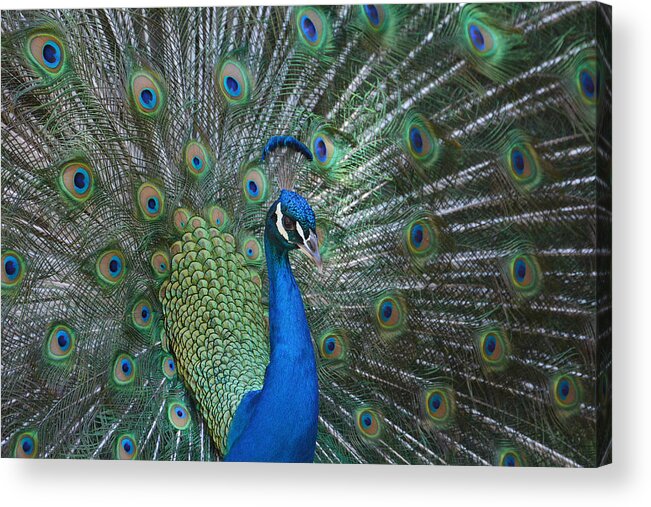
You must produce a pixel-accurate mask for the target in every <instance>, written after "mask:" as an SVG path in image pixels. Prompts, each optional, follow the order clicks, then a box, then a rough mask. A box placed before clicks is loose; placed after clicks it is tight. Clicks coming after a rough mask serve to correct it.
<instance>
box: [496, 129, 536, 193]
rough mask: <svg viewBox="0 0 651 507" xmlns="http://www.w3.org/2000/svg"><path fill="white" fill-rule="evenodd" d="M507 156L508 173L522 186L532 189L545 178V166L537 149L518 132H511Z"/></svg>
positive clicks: (528, 189)
mask: <svg viewBox="0 0 651 507" xmlns="http://www.w3.org/2000/svg"><path fill="white" fill-rule="evenodd" d="M510 137H511V139H510V142H509V143H508V146H507V149H506V152H505V157H506V164H505V166H506V169H507V173H508V175H509V176H510V177H511V179H512V180H513V182H514V183H516V184H517V185H518V186H519V187H520V188H522V189H524V190H527V191H531V190H533V189H535V188H536V187H538V186H539V185H540V183H541V182H542V180H543V175H544V173H543V167H542V163H541V160H540V157H539V156H538V154H537V152H536V150H535V149H534V148H533V146H531V144H529V143H528V142H526V141H525V138H524V136H522V135H521V134H520V133H518V132H513V133H512V134H511V136H510Z"/></svg>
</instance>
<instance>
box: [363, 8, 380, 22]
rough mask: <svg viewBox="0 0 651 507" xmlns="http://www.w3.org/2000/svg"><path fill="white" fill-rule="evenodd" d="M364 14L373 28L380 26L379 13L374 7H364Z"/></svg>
mask: <svg viewBox="0 0 651 507" xmlns="http://www.w3.org/2000/svg"><path fill="white" fill-rule="evenodd" d="M364 12H365V13H366V17H367V18H368V20H369V21H370V22H371V24H372V25H373V26H378V25H379V24H380V13H379V12H378V10H377V7H376V6H375V5H365V6H364Z"/></svg>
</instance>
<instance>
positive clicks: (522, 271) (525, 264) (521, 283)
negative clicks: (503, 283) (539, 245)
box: [508, 254, 542, 298]
mask: <svg viewBox="0 0 651 507" xmlns="http://www.w3.org/2000/svg"><path fill="white" fill-rule="evenodd" d="M508 275H509V280H510V281H511V284H512V286H513V288H514V290H515V291H516V292H517V293H519V294H521V295H522V296H524V297H527V298H529V297H533V296H535V295H536V294H538V292H539V291H540V288H541V279H542V276H541V272H540V267H539V266H538V262H537V261H536V259H535V257H533V256H531V255H525V254H519V255H515V256H513V257H512V258H511V260H510V261H509V263H508Z"/></svg>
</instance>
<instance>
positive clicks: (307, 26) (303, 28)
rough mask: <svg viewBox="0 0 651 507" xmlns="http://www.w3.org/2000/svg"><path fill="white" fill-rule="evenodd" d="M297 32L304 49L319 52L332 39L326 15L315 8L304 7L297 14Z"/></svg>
mask: <svg viewBox="0 0 651 507" xmlns="http://www.w3.org/2000/svg"><path fill="white" fill-rule="evenodd" d="M295 19H296V31H297V32H298V39H299V40H300V41H301V42H302V43H303V45H304V47H306V48H307V49H309V50H311V51H319V50H321V49H323V48H324V47H325V45H326V44H327V43H328V41H329V38H330V33H329V31H330V27H329V24H328V21H327V19H326V16H325V14H324V13H323V12H322V11H321V10H320V9H317V8H315V7H303V8H300V9H298V10H297V12H296V16H295Z"/></svg>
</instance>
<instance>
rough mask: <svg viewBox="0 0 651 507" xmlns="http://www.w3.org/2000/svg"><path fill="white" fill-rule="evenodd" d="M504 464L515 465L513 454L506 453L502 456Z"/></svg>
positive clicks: (507, 465) (506, 465)
mask: <svg viewBox="0 0 651 507" xmlns="http://www.w3.org/2000/svg"><path fill="white" fill-rule="evenodd" d="M504 466H505V467H514V466H515V456H513V454H507V455H506V456H504Z"/></svg>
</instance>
